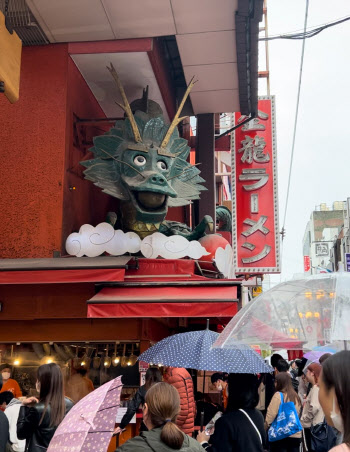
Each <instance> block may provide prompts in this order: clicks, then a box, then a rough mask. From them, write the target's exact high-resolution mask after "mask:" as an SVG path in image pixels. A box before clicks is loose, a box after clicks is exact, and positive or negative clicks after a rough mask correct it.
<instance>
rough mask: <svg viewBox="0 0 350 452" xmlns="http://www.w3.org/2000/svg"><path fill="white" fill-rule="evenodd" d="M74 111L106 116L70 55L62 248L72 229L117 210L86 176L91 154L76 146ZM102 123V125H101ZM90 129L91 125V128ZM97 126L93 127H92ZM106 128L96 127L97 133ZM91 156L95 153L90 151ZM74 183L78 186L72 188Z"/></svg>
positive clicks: (82, 116)
mask: <svg viewBox="0 0 350 452" xmlns="http://www.w3.org/2000/svg"><path fill="white" fill-rule="evenodd" d="M74 115H76V116H78V117H79V118H103V117H105V114H104V113H103V111H102V109H101V108H100V106H99V104H98V102H97V101H96V99H95V97H94V96H93V94H92V92H91V91H90V88H89V87H88V85H87V84H86V82H85V80H84V78H83V77H82V75H81V74H80V72H79V70H78V68H77V67H76V65H75V64H74V62H73V60H72V59H71V58H70V57H69V56H68V91H67V125H66V138H67V142H66V169H67V170H66V176H65V182H64V200H63V224H62V252H63V254H65V248H64V244H65V241H66V238H67V237H68V235H69V234H70V233H71V232H76V231H78V230H79V228H80V226H82V225H83V224H85V223H89V224H92V225H94V226H95V225H97V224H99V223H101V222H102V221H105V218H106V213H107V212H108V211H116V210H117V207H118V200H116V199H114V198H112V197H111V196H108V195H106V194H105V193H103V192H102V190H101V189H100V188H97V187H96V186H95V185H94V184H93V183H92V182H90V181H87V180H85V179H84V175H83V170H84V167H83V166H81V165H80V164H79V162H80V161H81V160H84V158H86V156H87V155H89V154H91V153H89V152H88V151H84V150H82V149H79V148H77V147H75V146H74V144H73V142H74V139H73V132H74V130H73V121H74ZM102 127H103V125H102V126H101V128H102ZM90 129H91V128H90ZM93 130H94V129H93ZM107 130H108V128H107ZM100 133H103V130H98V129H96V135H97V134H100ZM91 156H92V154H91ZM70 187H75V190H70Z"/></svg>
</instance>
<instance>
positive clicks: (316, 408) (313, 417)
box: [300, 363, 324, 452]
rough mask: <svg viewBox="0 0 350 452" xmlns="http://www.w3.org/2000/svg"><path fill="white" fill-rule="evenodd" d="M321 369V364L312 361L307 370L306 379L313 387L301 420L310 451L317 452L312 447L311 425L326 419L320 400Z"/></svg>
mask: <svg viewBox="0 0 350 452" xmlns="http://www.w3.org/2000/svg"><path fill="white" fill-rule="evenodd" d="M321 370H322V367H321V366H320V364H317V363H312V364H310V365H309V366H308V368H307V372H306V380H307V381H308V382H309V383H311V385H312V388H311V390H310V392H309V395H308V396H307V398H306V401H305V404H304V408H303V412H302V415H301V418H300V422H301V425H302V426H303V427H304V434H305V442H306V446H307V449H308V451H309V452H317V451H313V449H312V447H311V427H312V426H314V425H317V424H321V423H322V422H323V420H324V413H323V410H322V407H321V405H320V402H319V400H318V392H319V386H318V381H319V378H320V374H321Z"/></svg>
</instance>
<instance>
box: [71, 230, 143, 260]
mask: <svg viewBox="0 0 350 452" xmlns="http://www.w3.org/2000/svg"><path fill="white" fill-rule="evenodd" d="M140 247H141V239H140V237H139V236H138V235H137V234H135V232H127V233H124V232H123V231H121V230H120V229H118V230H115V229H114V228H113V226H112V225H110V224H109V223H100V224H99V225H97V226H96V227H94V226H91V225H90V224H84V225H83V226H81V228H80V229H79V232H73V234H70V235H69V236H68V238H67V240H66V250H67V253H68V254H71V255H73V256H77V257H82V256H84V255H85V256H88V257H96V256H100V255H101V254H103V253H104V252H107V253H109V254H111V255H112V256H122V255H123V254H125V253H137V252H138V251H140Z"/></svg>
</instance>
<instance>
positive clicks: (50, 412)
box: [17, 363, 73, 452]
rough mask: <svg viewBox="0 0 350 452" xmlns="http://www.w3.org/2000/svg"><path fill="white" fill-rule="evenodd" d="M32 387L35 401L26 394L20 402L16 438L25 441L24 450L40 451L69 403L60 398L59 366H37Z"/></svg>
mask: <svg viewBox="0 0 350 452" xmlns="http://www.w3.org/2000/svg"><path fill="white" fill-rule="evenodd" d="M36 388H37V391H38V392H39V394H40V396H39V400H38V399H36V398H35V397H29V398H28V399H26V400H24V401H23V405H24V406H22V407H21V408H20V411H19V416H18V421H17V436H18V439H25V440H26V449H25V450H26V452H43V451H45V450H46V449H47V448H48V447H49V443H50V441H51V439H52V437H53V435H54V433H55V431H56V429H57V427H58V425H59V424H60V423H61V421H62V420H63V418H64V416H65V415H66V413H67V412H68V411H69V410H70V409H71V408H72V406H73V402H72V401H71V400H70V399H68V398H65V397H64V393H63V378H62V372H61V369H60V367H59V366H58V365H57V364H55V363H51V364H44V365H42V366H40V367H39V369H38V376H37V382H36Z"/></svg>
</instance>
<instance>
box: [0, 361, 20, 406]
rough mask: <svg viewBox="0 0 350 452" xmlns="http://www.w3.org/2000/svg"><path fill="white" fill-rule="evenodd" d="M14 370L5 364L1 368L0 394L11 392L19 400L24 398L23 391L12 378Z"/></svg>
mask: <svg viewBox="0 0 350 452" xmlns="http://www.w3.org/2000/svg"><path fill="white" fill-rule="evenodd" d="M11 373H12V368H11V366H10V365H9V364H3V365H2V366H1V375H2V389H1V391H0V392H4V391H11V392H12V394H13V395H14V396H15V397H16V399H18V398H19V397H22V391H21V389H20V387H19V384H18V383H17V381H16V380H14V379H13V378H11Z"/></svg>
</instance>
